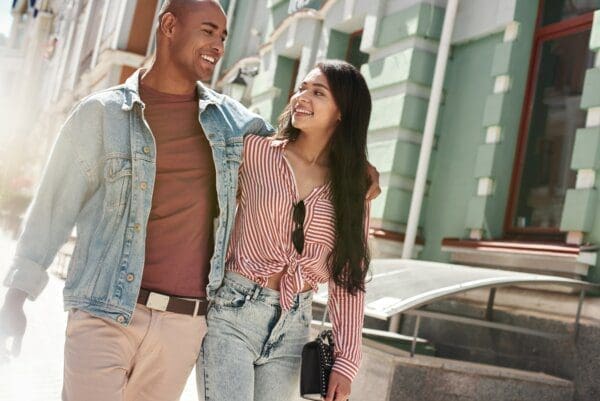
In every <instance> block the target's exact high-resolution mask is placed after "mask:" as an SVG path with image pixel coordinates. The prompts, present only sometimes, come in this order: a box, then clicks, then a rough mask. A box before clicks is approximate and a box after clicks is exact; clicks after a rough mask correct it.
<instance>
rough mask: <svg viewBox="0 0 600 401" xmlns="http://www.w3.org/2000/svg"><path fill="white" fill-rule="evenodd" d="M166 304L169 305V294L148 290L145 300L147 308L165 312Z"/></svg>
mask: <svg viewBox="0 0 600 401" xmlns="http://www.w3.org/2000/svg"><path fill="white" fill-rule="evenodd" d="M167 305H169V296H167V295H163V294H159V293H157V292H150V294H149V295H148V301H147V302H146V306H147V307H148V308H150V309H155V310H159V311H163V312H165V311H166V310H167Z"/></svg>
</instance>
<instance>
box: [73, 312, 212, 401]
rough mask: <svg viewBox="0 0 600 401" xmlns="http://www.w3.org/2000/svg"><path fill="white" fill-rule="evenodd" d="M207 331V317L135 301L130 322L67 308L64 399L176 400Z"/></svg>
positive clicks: (80, 400)
mask: <svg viewBox="0 0 600 401" xmlns="http://www.w3.org/2000/svg"><path fill="white" fill-rule="evenodd" d="M205 333H206V318H205V316H197V317H191V316H186V315H182V314H177V313H171V312H161V311H156V310H152V309H148V308H147V307H145V306H142V305H139V304H138V305H137V306H136V309H135V312H134V315H133V319H132V321H131V323H130V325H129V326H127V327H124V326H122V325H120V324H119V323H117V322H113V321H109V320H105V319H101V318H98V317H94V316H92V315H90V314H89V313H87V312H84V311H81V310H74V311H71V312H69V319H68V323H67V338H66V341H65V366H64V384H63V400H64V401H96V400H98V401H138V400H139V401H142V400H143V401H171V400H173V401H175V400H178V399H179V397H180V396H181V393H182V392H183V389H184V387H185V384H186V381H187V378H188V376H189V374H190V372H191V371H192V368H193V367H194V364H195V363H196V359H197V357H198V353H199V352H200V346H201V344H202V339H203V337H204V334H205Z"/></svg>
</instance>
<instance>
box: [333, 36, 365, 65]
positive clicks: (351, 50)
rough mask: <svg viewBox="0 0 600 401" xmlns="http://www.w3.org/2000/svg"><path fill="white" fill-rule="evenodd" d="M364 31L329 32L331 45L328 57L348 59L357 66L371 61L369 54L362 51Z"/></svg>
mask: <svg viewBox="0 0 600 401" xmlns="http://www.w3.org/2000/svg"><path fill="white" fill-rule="evenodd" d="M361 41H362V31H356V32H354V33H351V34H348V33H344V32H340V31H336V30H331V32H330V34H329V45H328V47H327V58H329V59H341V60H346V61H347V62H349V63H350V64H352V65H353V66H355V67H356V68H359V69H360V66H361V65H363V64H365V63H366V62H368V61H369V55H368V54H366V53H363V52H361V51H360V42H361Z"/></svg>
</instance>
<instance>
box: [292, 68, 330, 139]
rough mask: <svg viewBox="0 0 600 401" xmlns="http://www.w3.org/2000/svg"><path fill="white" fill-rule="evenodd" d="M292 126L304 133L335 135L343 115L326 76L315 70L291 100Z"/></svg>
mask: <svg viewBox="0 0 600 401" xmlns="http://www.w3.org/2000/svg"><path fill="white" fill-rule="evenodd" d="M290 103H291V106H292V125H293V126H294V127H295V128H297V129H299V130H300V131H302V132H304V133H310V132H312V131H317V132H327V133H328V134H331V133H333V130H334V129H335V127H336V126H337V124H338V123H339V122H340V118H341V113H340V111H339V110H338V107H337V105H336V104H335V101H334V99H333V94H332V93H331V89H329V83H328V82H327V78H326V77H325V74H323V72H321V70H320V69H318V68H315V69H313V70H312V71H311V72H309V73H308V75H307V76H306V78H304V81H302V83H301V84H300V87H299V88H298V90H297V91H296V92H295V93H294V95H293V96H292V98H291V99H290Z"/></svg>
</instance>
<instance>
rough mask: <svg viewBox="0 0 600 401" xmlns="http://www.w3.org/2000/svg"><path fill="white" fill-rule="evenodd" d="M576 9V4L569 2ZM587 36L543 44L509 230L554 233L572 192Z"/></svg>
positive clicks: (589, 56)
mask: <svg viewBox="0 0 600 401" xmlns="http://www.w3.org/2000/svg"><path fill="white" fill-rule="evenodd" d="M570 3H578V2H570ZM589 36H590V31H589V30H586V31H583V32H578V33H573V34H570V35H567V36H562V37H559V38H555V39H549V40H546V41H543V42H542V44H541V46H540V52H541V53H540V55H539V62H538V66H539V67H538V70H537V73H536V74H535V80H536V83H535V86H534V90H535V92H534V94H533V99H532V108H531V115H530V122H529V128H528V131H527V144H526V148H525V157H524V158H523V159H522V160H523V162H522V166H523V167H522V174H521V181H520V184H519V187H518V188H519V196H518V201H517V202H518V203H517V209H516V212H515V213H514V220H513V222H512V224H513V226H515V227H517V228H526V227H536V228H551V229H556V230H558V228H559V225H560V220H561V216H562V210H563V204H564V201H565V194H566V191H567V189H569V188H574V187H575V179H576V173H575V171H573V170H571V168H570V164H571V155H572V152H573V143H574V141H575V131H576V129H577V128H581V127H583V126H585V117H586V113H585V111H584V110H581V108H580V103H581V93H582V89H583V82H584V78H585V73H586V70H587V69H588V68H590V67H592V66H593V53H592V52H590V51H589V49H588V43H589Z"/></svg>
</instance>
